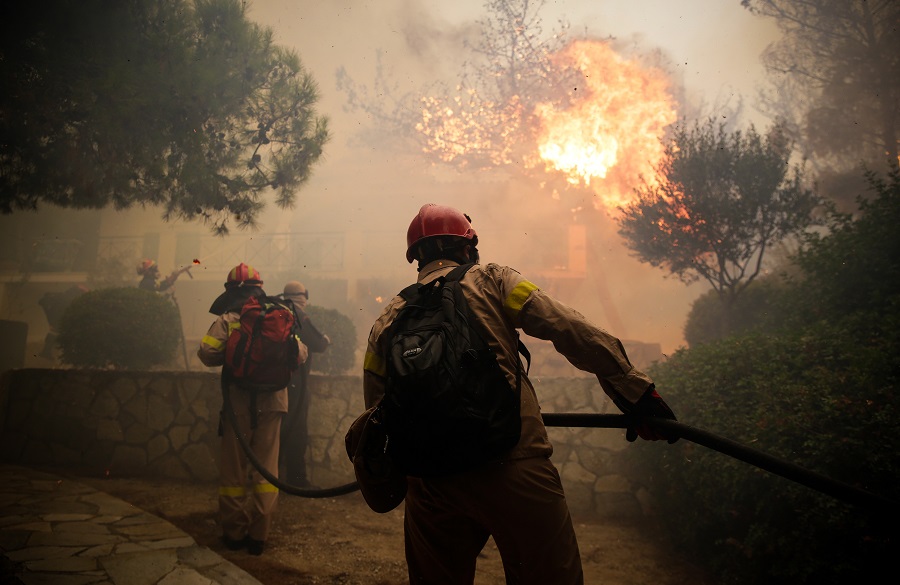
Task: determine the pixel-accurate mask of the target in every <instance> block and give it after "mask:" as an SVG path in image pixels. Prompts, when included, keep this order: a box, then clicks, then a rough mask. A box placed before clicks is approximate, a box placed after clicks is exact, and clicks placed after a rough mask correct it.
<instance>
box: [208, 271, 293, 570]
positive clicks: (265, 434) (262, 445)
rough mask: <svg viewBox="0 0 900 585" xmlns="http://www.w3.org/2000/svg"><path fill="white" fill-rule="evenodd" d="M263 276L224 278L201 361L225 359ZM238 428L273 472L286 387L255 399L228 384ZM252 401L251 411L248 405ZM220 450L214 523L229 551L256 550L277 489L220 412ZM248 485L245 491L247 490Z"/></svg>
mask: <svg viewBox="0 0 900 585" xmlns="http://www.w3.org/2000/svg"><path fill="white" fill-rule="evenodd" d="M262 284H263V281H262V278H261V277H260V274H259V272H257V271H256V270H255V269H254V268H253V267H252V266H248V265H246V264H244V263H241V264H238V265H237V266H235V267H234V268H233V269H232V270H231V271H230V272H229V273H228V277H227V280H226V281H225V292H224V293H222V294H221V295H219V297H218V298H216V300H215V301H214V302H213V304H212V306H211V307H210V309H209V312H210V313H212V314H213V315H217V316H218V317H217V318H216V320H215V322H213V324H212V325H211V326H210V328H209V331H208V332H207V334H206V336H205V337H204V338H203V340H202V341H201V343H200V349H199V350H198V351H197V355H198V357H199V358H200V361H201V362H203V364H204V365H206V366H210V367H212V366H222V365H224V363H225V345H226V343H227V341H228V337H229V335H230V334H231V332H232V331H233V330H234V329H237V328H239V327H240V316H241V307H243V306H244V303H245V302H246V301H247V299H249V298H250V297H254V296H265V292H264V291H263V289H262ZM297 343H298V344H299V346H300V356H299V359H300V361H301V362H302V361H306V356H307V351H306V346H305V345H303V344H302V343H300V342H299V340H298V341H297ZM229 396H230V399H231V400H230V401H231V405H228V404H224V405H223V408H229V406H231V407H232V408H234V413H235V417H236V419H237V426H238V429H239V432H240V433H241V434H242V435H243V437H244V438H245V439H246V441H247V443H248V444H249V445H250V446H251V448H252V449H253V453H254V455H255V456H256V458H257V459H259V461H260V462H261V463H262V464H263V466H265V468H266V469H267V470H268V471H269V472H270V473H273V474H275V475H276V476H277V473H278V447H279V435H280V433H281V420H282V417H283V416H284V414H285V413H286V412H287V411H288V395H287V388H282V389H281V390H278V391H275V392H265V393H259V394H257V395H256V396H255V399H254V398H253V397H252V396H251V393H250V392H247V391H244V390H241V389H240V388H238V387H237V386H235V385H233V384H232V385H231V386H230V387H229ZM254 405H255V412H252V411H251V408H252V407H253V406H254ZM220 427H221V429H222V432H221V435H222V449H221V453H220V461H219V477H220V483H219V522H220V524H221V527H222V541H223V543H224V544H225V546H226V547H228V548H229V549H231V550H240V549H242V548H246V549H247V551H248V552H249V553H250V554H252V555H260V554H262V552H263V549H264V547H265V542H266V539H267V537H268V535H269V530H270V529H271V527H272V518H273V515H274V513H275V508H276V505H277V503H278V488H276V487H275V486H274V485H272V484H271V483H269V481H268V480H266V479H265V478H264V477H263V476H262V475H261V474H260V473H259V472H258V471H256V469H252V465H251V466H250V467H251V469H249V471H250V483H249V485H248V483H247V477H248V476H247V473H248V465H249V461H248V459H247V456H246V454H245V453H244V450H243V448H242V447H241V444H240V442H239V441H238V438H237V435H236V434H235V430H234V429H233V428H232V426H231V423H230V421H229V419H228V417H227V416H225V414H224V411H223V412H222V413H220ZM248 488H249V493H248Z"/></svg>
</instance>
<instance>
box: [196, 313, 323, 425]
mask: <svg viewBox="0 0 900 585" xmlns="http://www.w3.org/2000/svg"><path fill="white" fill-rule="evenodd" d="M240 326H241V314H240V313H238V312H234V311H232V312H228V313H224V314H223V315H221V316H220V317H218V318H217V319H216V320H215V321H214V322H213V324H212V325H210V327H209V331H207V332H206V335H205V336H204V337H203V340H202V341H201V342H200V349H198V350H197V357H199V358H200V361H201V362H203V365H205V366H209V367H214V366H221V365H224V364H225V344H226V343H227V342H228V336H229V335H230V334H231V332H232V331H233V330H234V329H238V328H240ZM297 344H298V345H299V346H300V357H299V361H300V363H301V364H302V363H303V362H305V361H306V358H307V357H308V356H309V352H308V351H307V348H306V346H305V345H304V344H303V343H301V342H300V341H299V340H297ZM230 397H231V400H232V402H233V405H234V409H235V411H241V410H246V409H248V408H250V394H249V392H231V393H230ZM256 408H257V410H258V411H259V412H287V411H288V393H287V388H286V387H285V388H282V389H281V390H278V391H277V392H261V393H259V394H257V396H256Z"/></svg>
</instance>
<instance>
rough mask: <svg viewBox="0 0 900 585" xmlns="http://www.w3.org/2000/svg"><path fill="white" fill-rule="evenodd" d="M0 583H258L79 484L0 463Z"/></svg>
mask: <svg viewBox="0 0 900 585" xmlns="http://www.w3.org/2000/svg"><path fill="white" fill-rule="evenodd" d="M0 478H2V481H0V554H2V559H0V583H2V584H4V585H6V584H10V585H51V584H52V585H94V584H97V585H216V584H222V585H261V584H260V582H259V581H258V580H256V579H255V578H253V577H252V576H250V575H249V574H247V573H246V572H244V571H243V570H241V569H240V568H238V567H237V566H235V565H234V564H232V563H230V562H228V561H226V560H225V559H224V558H222V557H221V556H219V555H218V554H216V553H215V552H213V551H212V550H210V549H209V548H206V547H201V546H198V545H197V543H196V541H194V539H193V538H192V537H190V536H189V535H187V534H186V533H184V532H182V531H181V530H179V529H178V528H176V527H175V526H173V525H172V524H170V523H169V522H166V521H165V520H162V519H160V518H158V517H156V516H153V515H152V514H148V513H146V512H144V511H143V510H139V509H137V508H135V507H134V506H132V505H131V504H128V503H127V502H123V501H122V500H119V499H117V498H114V497H112V496H110V495H108V494H105V493H103V492H99V491H97V490H95V489H93V488H91V487H88V486H86V485H84V484H80V483H78V482H74V481H71V480H69V479H63V478H61V477H57V476H55V475H52V474H49V473H45V472H42V471H35V470H31V469H28V468H23V467H18V466H8V465H0Z"/></svg>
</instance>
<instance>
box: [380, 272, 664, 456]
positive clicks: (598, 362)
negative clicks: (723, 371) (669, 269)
mask: <svg viewBox="0 0 900 585" xmlns="http://www.w3.org/2000/svg"><path fill="white" fill-rule="evenodd" d="M457 265H458V264H457V263H455V262H452V261H447V260H439V261H435V262H432V263H430V264H428V265H427V266H425V267H424V268H423V269H422V270H421V271H420V272H419V279H418V281H419V282H420V283H426V282H431V281H432V280H434V279H435V278H438V277H439V276H442V275H445V274H447V273H449V272H450V271H451V270H452V269H453V268H454V267H456V266H457ZM460 284H461V286H462V291H463V295H464V296H465V298H466V301H468V303H469V308H470V310H471V312H472V315H473V316H474V317H475V319H476V320H477V321H478V325H480V327H481V333H482V334H483V337H484V338H485V341H486V342H487V343H488V344H489V345H490V346H491V348H492V349H493V350H494V352H495V353H496V355H497V359H498V361H499V362H500V367H501V368H502V369H503V371H504V373H505V374H506V376H507V378H508V380H509V383H510V386H511V387H512V388H515V384H516V360H517V344H516V329H521V330H522V331H524V332H525V333H526V334H528V335H530V336H532V337H536V338H538V339H545V340H549V341H552V342H553V346H554V347H555V348H556V350H557V351H558V352H559V353H561V354H562V355H564V356H565V357H566V358H567V359H568V360H569V361H570V362H571V363H572V364H573V365H574V366H576V367H577V368H579V369H582V370H584V371H587V372H591V373H593V374H595V375H596V376H597V378H598V379H599V381H600V385H601V386H602V388H603V390H604V391H605V392H606V393H607V394H608V395H609V396H610V397H611V398H615V399H624V400H625V401H626V402H630V403H634V402H636V401H637V400H638V399H639V398H640V397H641V396H642V395H643V394H644V393H645V392H646V391H647V389H648V387H649V386H650V384H651V383H652V380H651V379H650V378H649V377H648V376H647V375H646V374H644V373H643V372H640V371H638V370H636V369H635V368H634V367H633V366H632V365H631V362H629V360H628V357H627V356H626V354H625V349H624V347H622V343H621V342H620V341H619V340H618V339H617V338H616V337H613V336H612V335H610V334H609V333H607V332H606V331H604V330H603V329H601V328H599V327H597V326H596V325H593V324H592V323H590V322H589V321H588V320H587V319H586V318H585V317H584V316H583V315H582V314H581V313H579V312H578V311H576V310H574V309H572V308H570V307H568V306H566V305H564V304H563V303H561V302H559V301H557V300H556V299H554V298H552V297H550V296H549V295H547V294H546V293H544V292H543V291H542V290H541V289H539V288H538V287H537V286H536V285H535V284H533V283H531V282H529V281H528V280H526V279H525V278H524V277H523V276H522V275H521V274H519V273H518V272H517V271H515V270H514V269H512V268H509V267H507V266H500V265H498V264H477V265H475V266H473V267H472V268H470V269H469V271H468V272H467V273H466V274H465V276H464V277H463V278H462V280H461V281H460ZM405 304H406V301H404V300H403V298H402V297H400V296H399V295H398V296H396V297H394V298H393V299H392V300H391V301H390V302H389V303H388V305H387V307H386V308H385V310H384V312H383V313H382V314H381V316H380V317H379V318H378V320H377V321H376V322H375V324H374V325H373V326H372V331H371V333H370V334H369V341H368V347H367V348H366V356H365V364H364V370H363V388H364V392H365V401H366V407H367V408H368V407H370V406H372V405H373V404H374V403H375V402H377V401H378V399H379V398H380V397H381V396H382V395H383V394H384V386H385V379H384V376H385V374H386V365H385V364H386V359H387V357H386V356H387V348H386V339H385V337H386V335H385V333H386V331H387V328H388V327H389V326H390V324H391V322H393V320H394V319H395V318H396V316H397V314H398V313H399V312H400V309H401V308H402V307H403V306H404V305H405ZM521 376H522V378H521V415H522V436H521V438H520V439H519V443H518V444H517V445H516V446H515V447H514V448H513V449H512V450H511V451H510V453H509V455H508V456H507V458H509V459H521V458H525V457H534V456H538V455H544V456H549V455H550V454H551V453H552V447H551V445H550V441H549V440H548V439H547V432H546V430H545V428H544V423H543V421H542V420H541V415H540V405H539V404H538V399H537V396H536V394H535V391H534V387H533V386H532V384H531V381H530V380H529V379H528V377H527V376H525V372H524V369H523V371H522V372H521Z"/></svg>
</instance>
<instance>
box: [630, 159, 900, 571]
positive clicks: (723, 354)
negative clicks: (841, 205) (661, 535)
mask: <svg viewBox="0 0 900 585" xmlns="http://www.w3.org/2000/svg"><path fill="white" fill-rule="evenodd" d="M889 179H890V180H889V181H885V182H880V181H877V180H874V179H873V178H871V177H870V180H871V182H872V184H873V187H874V188H875V191H876V193H877V197H875V198H874V199H873V200H871V201H869V202H866V203H865V204H863V205H861V211H862V215H861V216H859V217H857V218H855V219H851V218H849V217H844V218H838V219H839V221H836V222H833V223H832V226H831V227H832V230H831V232H830V233H829V234H827V235H822V236H818V237H813V238H811V239H810V241H808V242H807V245H806V247H805V248H804V250H803V251H802V253H801V254H800V255H799V257H798V266H799V268H800V269H801V274H800V275H799V276H800V277H799V278H796V279H794V280H793V281H791V282H790V283H789V286H788V287H787V288H786V290H785V294H784V295H783V296H780V298H779V305H778V307H780V308H779V309H778V310H776V311H775V312H776V313H778V312H779V311H781V314H780V315H776V317H777V320H778V321H780V323H781V326H780V328H778V329H776V328H774V327H772V326H771V324H770V327H769V328H766V329H758V328H757V329H754V331H752V332H746V333H744V334H741V335H733V336H731V337H727V338H724V339H720V340H719V341H715V342H710V343H705V344H698V345H697V346H692V347H691V348H690V349H688V350H680V351H678V352H676V354H675V355H673V356H672V357H671V358H670V359H669V360H668V361H667V362H664V363H661V364H657V365H655V366H654V367H653V368H651V369H650V371H649V373H650V374H651V376H652V377H653V378H654V380H655V381H656V383H657V385H658V387H659V389H660V392H661V393H662V394H663V395H664V396H665V397H666V399H667V401H668V402H669V403H670V404H671V406H672V407H673V409H674V410H675V412H676V414H677V415H678V417H679V419H680V420H681V421H682V422H684V423H687V424H690V425H692V426H696V427H698V428H701V429H706V430H708V431H711V432H713V433H716V434H719V435H722V436H724V437H726V438H728V439H732V440H734V441H738V442H740V443H743V444H745V445H748V446H750V447H753V448H756V449H758V450H760V451H762V452H764V453H768V454H770V455H772V456H774V457H777V458H779V459H782V460H785V461H788V462H791V463H794V464H797V465H799V466H801V467H803V468H806V469H808V470H811V471H813V472H817V473H819V474H821V475H824V476H826V477H829V478H832V479H834V480H837V481H839V482H842V483H845V484H849V485H851V486H855V487H857V488H859V489H863V490H865V491H868V492H870V493H872V494H876V495H880V496H882V497H884V498H887V499H888V500H891V501H892V502H893V505H885V506H882V505H880V504H875V505H872V506H863V505H859V504H852V503H848V502H846V501H843V500H841V499H837V498H835V497H832V496H829V495H825V494H822V493H820V492H818V491H816V490H814V489H812V488H810V487H807V486H805V485H802V484H800V483H797V482H793V481H790V480H788V479H785V478H782V477H780V476H777V475H774V474H771V473H769V472H766V471H763V470H760V469H758V468H755V467H753V466H751V465H748V464H745V463H743V462H740V461H738V460H736V459H732V458H729V457H727V456H725V455H722V454H720V453H717V452H715V451H712V450H709V449H706V448H704V447H699V446H697V445H694V444H692V443H690V442H688V441H680V442H678V443H676V444H675V445H671V446H669V445H658V444H649V443H640V442H639V443H638V444H636V445H635V446H634V449H630V450H629V452H628V464H629V465H630V466H631V474H632V479H634V480H635V481H638V482H644V484H645V485H646V486H647V488H648V490H649V491H650V493H651V494H652V496H653V498H654V500H655V502H656V504H657V506H658V512H659V518H660V520H661V521H662V522H663V523H664V524H665V525H666V528H667V534H669V535H670V536H671V537H672V539H673V541H674V543H676V544H677V545H678V546H680V547H681V548H682V550H683V551H684V552H685V553H686V554H688V555H689V556H690V557H692V558H694V559H695V560H697V561H698V562H700V563H702V564H704V565H706V566H707V567H709V568H710V569H712V570H713V571H714V572H716V573H717V574H718V575H719V577H720V581H721V582H722V583H727V584H741V585H742V584H750V583H754V584H755V583H773V584H788V583H790V584H791V585H795V584H796V585H805V584H809V585H812V584H816V585H819V584H823V585H831V584H838V583H864V582H867V581H869V580H874V579H875V578H877V577H878V576H879V575H881V574H885V575H888V574H892V573H893V572H894V568H893V563H894V556H895V555H894V553H895V551H896V550H897V545H896V536H895V534H894V533H895V532H896V527H895V526H894V523H895V522H896V520H897V515H898V505H897V502H898V501H900V484H898V483H897V477H898V476H900V438H898V434H897V428H898V427H900V397H898V395H897V391H896V387H897V381H898V377H900V248H898V243H897V242H898V241H900V240H898V238H897V237H896V225H897V221H900V175H898V174H897V173H894V174H892V175H891V176H890V177H889ZM782 303H783V304H782Z"/></svg>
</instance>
